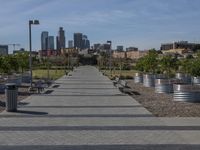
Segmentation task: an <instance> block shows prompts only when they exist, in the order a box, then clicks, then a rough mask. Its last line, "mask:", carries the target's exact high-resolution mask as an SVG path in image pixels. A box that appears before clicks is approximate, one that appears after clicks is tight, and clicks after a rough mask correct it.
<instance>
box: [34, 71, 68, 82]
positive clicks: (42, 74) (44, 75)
mask: <svg viewBox="0 0 200 150" xmlns="http://www.w3.org/2000/svg"><path fill="white" fill-rule="evenodd" d="M63 75H65V71H64V70H51V69H50V70H49V78H50V79H52V80H56V79H58V78H60V77H62V76H63ZM33 78H48V73H47V70H45V69H36V70H33Z"/></svg>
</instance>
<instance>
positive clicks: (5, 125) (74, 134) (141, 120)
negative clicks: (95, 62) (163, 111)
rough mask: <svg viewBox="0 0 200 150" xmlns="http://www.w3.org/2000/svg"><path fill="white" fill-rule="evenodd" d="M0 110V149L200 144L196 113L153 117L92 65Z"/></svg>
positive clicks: (112, 149) (109, 149) (115, 149)
mask: <svg viewBox="0 0 200 150" xmlns="http://www.w3.org/2000/svg"><path fill="white" fill-rule="evenodd" d="M18 110H19V111H18V112H17V113H8V112H3V113H1V114H0V149H4V150H11V149H15V150H46V149H51V150H90V149H95V150H132V149H140V150H146V149H152V150H156V149H166V150H167V149H172V150H173V149H181V150H182V149H190V150H191V149H199V148H200V145H199V144H200V126H199V124H200V119H199V118H156V117H154V116H153V115H152V114H151V113H150V112H149V111H147V110H146V109H145V108H144V107H142V106H141V105H140V104H139V103H138V102H137V101H136V100H134V99H133V98H131V97H130V96H128V95H125V94H122V93H121V92H120V91H119V90H118V89H117V88H116V87H114V86H113V84H112V81H110V80H109V79H108V78H107V77H105V76H103V75H102V74H101V73H100V72H99V71H98V70H97V69H96V68H95V67H91V66H82V67H78V68H76V69H75V70H74V71H73V72H71V73H70V74H69V75H68V76H63V77H62V78H60V79H59V80H57V81H56V82H55V83H54V84H53V85H52V86H51V87H50V88H49V89H47V92H46V94H41V95H32V96H30V97H28V98H27V99H25V100H24V101H22V102H21V103H20V105H19V108H18Z"/></svg>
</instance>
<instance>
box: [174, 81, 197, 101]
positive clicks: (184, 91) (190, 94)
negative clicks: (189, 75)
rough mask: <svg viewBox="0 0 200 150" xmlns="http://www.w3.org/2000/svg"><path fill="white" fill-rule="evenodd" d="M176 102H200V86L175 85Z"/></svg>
mask: <svg viewBox="0 0 200 150" xmlns="http://www.w3.org/2000/svg"><path fill="white" fill-rule="evenodd" d="M173 87H174V95H173V99H174V101H181V102H200V86H198V85H191V84H174V85H173Z"/></svg>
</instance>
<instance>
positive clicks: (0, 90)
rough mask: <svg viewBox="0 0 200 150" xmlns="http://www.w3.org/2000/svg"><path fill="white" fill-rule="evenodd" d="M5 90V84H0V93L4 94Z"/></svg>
mask: <svg viewBox="0 0 200 150" xmlns="http://www.w3.org/2000/svg"><path fill="white" fill-rule="evenodd" d="M5 88H6V86H5V84H3V83H0V93H4V92H5Z"/></svg>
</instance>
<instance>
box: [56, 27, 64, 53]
mask: <svg viewBox="0 0 200 150" xmlns="http://www.w3.org/2000/svg"><path fill="white" fill-rule="evenodd" d="M56 45H57V50H61V49H62V48H65V31H64V30H63V27H60V28H59V31H58V36H57V37H56Z"/></svg>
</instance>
